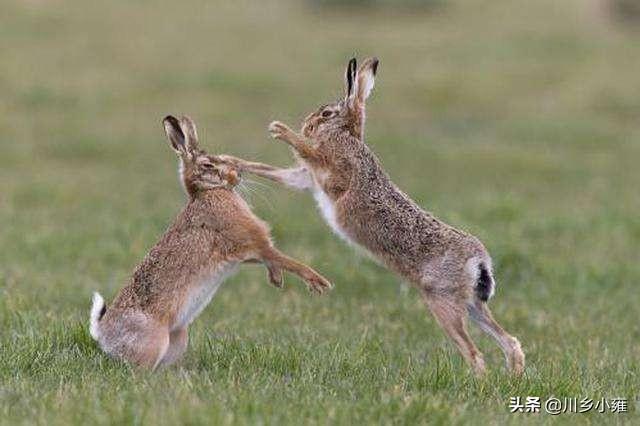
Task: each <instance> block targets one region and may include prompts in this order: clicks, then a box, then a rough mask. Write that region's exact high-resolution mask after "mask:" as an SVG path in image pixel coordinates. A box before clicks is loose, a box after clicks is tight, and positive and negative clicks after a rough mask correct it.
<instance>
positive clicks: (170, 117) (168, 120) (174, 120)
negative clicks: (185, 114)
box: [162, 115, 180, 126]
mask: <svg viewBox="0 0 640 426" xmlns="http://www.w3.org/2000/svg"><path fill="white" fill-rule="evenodd" d="M162 124H170V125H172V126H177V125H180V121H178V119H177V118H175V117H174V116H173V115H167V116H166V117H165V118H163V119H162Z"/></svg>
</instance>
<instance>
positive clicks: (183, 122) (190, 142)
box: [180, 115, 198, 152]
mask: <svg viewBox="0 0 640 426" xmlns="http://www.w3.org/2000/svg"><path fill="white" fill-rule="evenodd" d="M180 127H181V128H182V133H184V135H185V137H186V143H187V147H188V148H189V151H191V152H193V151H195V150H197V149H198V131H197V130H196V123H194V122H193V120H192V119H191V118H190V117H188V116H186V115H183V116H182V117H180Z"/></svg>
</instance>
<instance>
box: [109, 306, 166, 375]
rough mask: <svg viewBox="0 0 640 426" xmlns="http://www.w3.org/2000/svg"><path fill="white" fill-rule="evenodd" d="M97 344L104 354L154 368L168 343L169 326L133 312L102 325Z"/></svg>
mask: <svg viewBox="0 0 640 426" xmlns="http://www.w3.org/2000/svg"><path fill="white" fill-rule="evenodd" d="M101 333H102V335H101V336H100V344H101V346H102V347H103V349H104V350H105V352H107V354H109V355H111V356H113V357H115V358H119V359H122V360H124V361H126V362H129V363H131V364H133V365H136V366H139V367H143V368H150V369H155V368H156V367H157V366H158V364H159V363H160V361H161V360H162V357H163V356H164V354H165V353H166V352H167V349H168V347H169V330H168V329H167V327H166V326H164V325H162V324H158V323H157V322H156V321H154V320H152V319H150V318H148V317H147V316H146V315H144V314H141V313H136V314H133V315H127V316H125V317H121V318H118V319H117V320H115V321H113V322H111V323H110V324H109V325H107V324H105V326H104V327H101Z"/></svg>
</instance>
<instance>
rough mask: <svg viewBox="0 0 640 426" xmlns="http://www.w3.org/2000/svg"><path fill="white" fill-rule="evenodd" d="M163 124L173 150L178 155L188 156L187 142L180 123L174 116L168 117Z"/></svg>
mask: <svg viewBox="0 0 640 426" xmlns="http://www.w3.org/2000/svg"><path fill="white" fill-rule="evenodd" d="M162 124H163V125H164V132H165V133H166V134H167V139H169V143H170V144H171V148H173V150H174V151H175V152H177V153H178V155H186V154H187V140H186V138H185V136H184V133H183V132H182V129H181V128H180V121H179V120H178V119H177V118H175V117H174V116H173V115H167V116H166V117H165V118H164V119H163V120H162Z"/></svg>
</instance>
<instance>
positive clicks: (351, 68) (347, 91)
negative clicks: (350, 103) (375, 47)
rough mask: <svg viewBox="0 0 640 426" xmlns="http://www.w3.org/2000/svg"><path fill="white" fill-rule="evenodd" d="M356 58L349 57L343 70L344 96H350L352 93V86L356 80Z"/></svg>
mask: <svg viewBox="0 0 640 426" xmlns="http://www.w3.org/2000/svg"><path fill="white" fill-rule="evenodd" d="M357 65H358V64H357V61H356V58H351V60H350V61H349V63H348V64H347V69H346V70H345V72H344V97H345V98H347V99H348V98H350V97H351V96H352V95H353V86H354V84H355V82H356V68H357Z"/></svg>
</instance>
